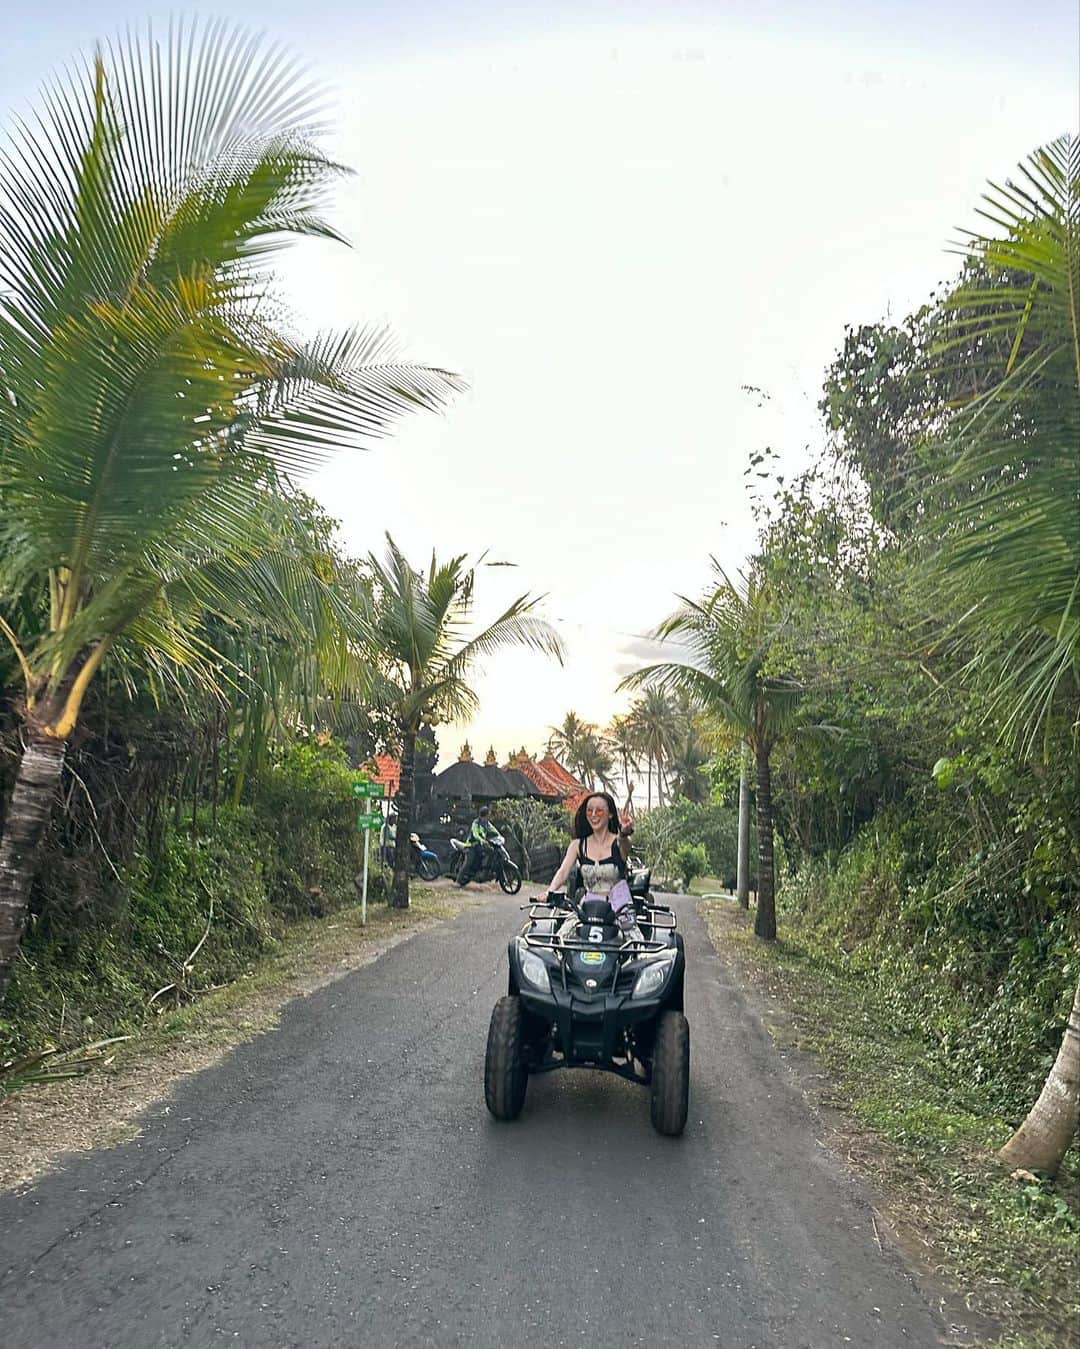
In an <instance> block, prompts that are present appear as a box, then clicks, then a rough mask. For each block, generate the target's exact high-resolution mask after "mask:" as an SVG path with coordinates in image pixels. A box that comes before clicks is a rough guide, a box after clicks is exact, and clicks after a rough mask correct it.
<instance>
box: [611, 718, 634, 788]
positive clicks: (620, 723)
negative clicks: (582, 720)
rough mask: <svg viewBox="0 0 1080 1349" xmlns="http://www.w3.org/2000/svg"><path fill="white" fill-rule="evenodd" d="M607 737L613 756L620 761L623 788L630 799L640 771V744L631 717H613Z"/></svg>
mask: <svg viewBox="0 0 1080 1349" xmlns="http://www.w3.org/2000/svg"><path fill="white" fill-rule="evenodd" d="M606 736H607V741H608V744H609V745H610V746H611V753H612V755H613V756H614V757H615V758H616V759H618V761H619V768H620V770H621V772H622V777H623V786H624V787H625V788H626V795H627V797H628V798H629V796H630V794H631V792H632V791H633V775H634V774H635V773H636V772H637V770H638V758H637V756H638V743H637V738H636V736H635V734H634V727H633V724H632V722H631V720H630V718H629V716H625V717H612V719H611V725H610V726H609V727H608V728H607V732H606Z"/></svg>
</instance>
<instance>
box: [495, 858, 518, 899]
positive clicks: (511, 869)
mask: <svg viewBox="0 0 1080 1349" xmlns="http://www.w3.org/2000/svg"><path fill="white" fill-rule="evenodd" d="M499 884H500V885H501V886H502V888H503V889H504V890H505V891H506V893H507V894H508V895H516V894H517V892H518V891H519V890H520V889H521V872H520V871H519V870H518V868H517V867H516V866H515V865H514V863H513V862H504V863H503V864H502V867H501V868H500V869H499Z"/></svg>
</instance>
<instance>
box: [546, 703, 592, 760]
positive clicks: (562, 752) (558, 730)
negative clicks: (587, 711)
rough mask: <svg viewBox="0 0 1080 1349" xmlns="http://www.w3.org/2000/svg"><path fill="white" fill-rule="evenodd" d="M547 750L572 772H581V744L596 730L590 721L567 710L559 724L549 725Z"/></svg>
mask: <svg viewBox="0 0 1080 1349" xmlns="http://www.w3.org/2000/svg"><path fill="white" fill-rule="evenodd" d="M548 731H549V732H550V734H549V735H548V740H547V751H548V753H549V754H551V755H554V757H555V758H556V759H558V760H560V762H562V763H564V764H565V765H566V767H567V768H569V769H570V770H571V771H572V772H574V773H580V772H581V750H582V744H583V742H584V740H585V739H586V737H587V736H589V735H592V734H594V733H595V731H596V727H595V726H594V725H593V723H592V722H591V721H584V720H583V719H582V718H581V717H579V716H578V714H577V713H576V712H574V711H570V712H567V714H566V716H565V717H563V720H562V725H561V726H549V727H548Z"/></svg>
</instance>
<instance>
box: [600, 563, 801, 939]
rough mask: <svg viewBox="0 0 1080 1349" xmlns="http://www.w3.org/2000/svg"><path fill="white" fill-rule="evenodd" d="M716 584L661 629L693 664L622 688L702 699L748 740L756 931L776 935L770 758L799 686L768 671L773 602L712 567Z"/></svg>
mask: <svg viewBox="0 0 1080 1349" xmlns="http://www.w3.org/2000/svg"><path fill="white" fill-rule="evenodd" d="M713 565H714V567H715V570H716V573H717V575H718V577H719V583H718V584H717V586H716V587H715V588H714V589H713V590H712V591H711V592H710V593H708V594H707V595H706V596H705V598H704V599H702V600H700V601H694V600H689V599H686V598H685V597H681V598H682V604H681V607H680V608H679V609H678V610H677V611H676V612H675V613H674V614H673V615H672V616H671V617H670V618H669V619H667V620H666V621H665V622H664V623H662V624H661V625H660V627H659V628H658V629H657V632H656V636H657V637H658V638H660V639H661V640H665V639H667V638H669V637H676V636H677V637H679V639H680V640H681V641H682V642H683V643H685V644H686V645H687V646H688V647H689V649H690V652H691V655H692V656H693V658H694V660H695V662H696V663H695V664H693V665H686V664H679V663H675V662H672V663H669V664H657V665H650V666H647V667H645V668H644V669H642V670H637V671H635V672H634V673H633V674H632V675H629V676H627V678H626V679H624V680H623V681H622V685H620V687H631V688H633V687H639V686H641V685H642V684H648V685H650V686H651V687H652V688H653V689H654V690H657V691H659V692H661V693H671V692H681V693H687V694H690V695H691V696H692V697H694V698H696V699H697V700H698V701H699V702H700V703H701V704H702V705H703V706H704V707H705V708H707V709H708V711H709V712H710V713H711V714H712V715H714V716H716V717H718V718H719V719H720V720H721V721H722V722H723V723H725V724H726V725H727V726H729V727H730V728H731V729H732V730H733V731H735V732H737V733H738V735H739V736H740V737H741V738H742V739H743V740H744V741H745V742H746V744H747V746H748V747H749V749H750V751H751V753H752V754H753V756H754V761H755V765H756V768H757V830H758V903H757V914H756V916H755V921H754V932H755V933H756V934H757V936H759V937H762V938H764V939H766V940H769V941H771V940H773V939H774V938H775V937H776V901H775V876H774V871H773V813H772V775H771V768H770V762H769V760H770V755H771V754H772V750H773V747H774V745H775V744H776V742H777V740H778V739H779V738H780V737H781V736H782V735H784V734H785V733H786V732H787V730H788V729H789V728H790V726H791V725H792V722H793V720H794V717H795V715H796V711H797V707H798V702H799V695H800V691H801V690H800V688H799V686H798V684H797V683H796V682H795V681H794V679H792V678H791V677H790V676H788V675H783V674H774V673H772V672H771V670H770V669H769V661H770V656H771V655H772V653H773V651H774V648H775V647H776V644H777V641H778V639H779V637H780V635H781V632H782V630H783V624H782V623H779V622H778V621H777V620H776V619H775V617H774V615H773V613H772V609H771V603H770V597H769V595H768V593H767V591H766V589H765V587H764V586H763V585H762V583H761V582H760V580H759V579H757V577H755V576H751V578H750V579H748V580H746V581H745V583H744V584H743V586H742V587H741V588H740V587H737V586H735V585H734V584H733V583H732V582H731V581H730V580H729V578H728V577H727V575H726V574H725V572H724V571H723V570H722V569H721V567H720V566H719V565H718V564H717V563H715V562H714V564H713Z"/></svg>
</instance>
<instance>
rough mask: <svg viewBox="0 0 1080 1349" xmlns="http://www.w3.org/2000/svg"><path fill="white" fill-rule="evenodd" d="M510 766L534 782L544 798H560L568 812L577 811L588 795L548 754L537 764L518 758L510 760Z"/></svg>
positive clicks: (583, 787) (570, 774)
mask: <svg viewBox="0 0 1080 1349" xmlns="http://www.w3.org/2000/svg"><path fill="white" fill-rule="evenodd" d="M510 766H511V767H512V768H517V769H519V770H520V771H521V772H522V773H524V774H525V776H526V777H527V778H528V779H529V781H530V782H535V783H536V785H537V786H538V787H539V788H540V790H541V791H542V792H543V793H544V795H545V796H558V797H561V798H562V801H563V805H565V806H566V807H567V808H568V809H570V810H577V808H578V806H579V805H580V804H581V802H582V801H583V800H584V799H585V797H586V796H587V795H588V788H587V787H586V786H584V784H583V783H581V782H579V781H578V780H577V778H576V777H574V775H573V774H572V773H568V772H567V771H566V769H565V768H564V767H563V766H562V764H561V763H559V761H558V759H556V758H554V757H553V756H552V755H550V754H547V755H545V756H544V758H543V759H541V760H540V762H539V763H537V761H536V760H535V759H524V758H522V757H520V756H518V757H517V758H515V759H512V760H511V763H510Z"/></svg>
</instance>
